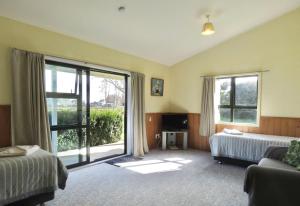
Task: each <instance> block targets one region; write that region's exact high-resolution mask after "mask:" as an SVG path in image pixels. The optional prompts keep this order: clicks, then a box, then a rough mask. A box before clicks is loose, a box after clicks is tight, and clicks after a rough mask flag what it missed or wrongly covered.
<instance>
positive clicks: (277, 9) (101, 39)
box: [0, 0, 300, 65]
mask: <svg viewBox="0 0 300 206" xmlns="http://www.w3.org/2000/svg"><path fill="white" fill-rule="evenodd" d="M122 5H124V6H126V11H125V12H123V13H120V12H118V7H119V6H122ZM299 6H300V0H0V16H5V17H8V18H12V19H16V20H19V21H22V22H25V23H29V24H32V25H36V26H38V27H42V28H45V29H48V30H51V31H56V32H59V33H63V34H66V35H69V36H73V37H77V38H80V39H83V40H86V41H89V42H93V43H97V44H100V45H103V46H106V47H109V48H112V49H116V50H119V51H122V52H126V53H129V54H133V55H136V56H139V57H143V58H145V59H149V60H153V61H156V62H159V63H161V64H165V65H173V64H175V63H177V62H179V61H182V60H184V59H185V58H188V57H190V56H192V55H194V54H196V53H198V52H201V51H204V50H205V49H208V48H210V47H212V46H215V45H216V44H218V43H220V42H222V41H225V40H226V39H229V38H231V37H233V36H235V35H237V34H239V33H242V32H244V31H247V30H249V29H251V28H253V27H255V26H257V25H260V24H262V23H264V22H267V21H269V20H271V19H273V18H275V17H278V16H280V15H282V14H284V13H286V12H288V11H290V10H293V9H296V8H297V7H299ZM206 13H209V14H211V21H212V22H213V23H214V24H215V28H216V34H215V35H213V36H202V35H201V34H200V33H201V25H202V23H203V22H204V21H205V18H204V16H205V14H206Z"/></svg>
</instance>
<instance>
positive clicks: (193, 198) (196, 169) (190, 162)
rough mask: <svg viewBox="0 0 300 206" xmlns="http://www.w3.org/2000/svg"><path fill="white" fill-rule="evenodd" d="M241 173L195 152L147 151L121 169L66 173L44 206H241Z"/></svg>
mask: <svg viewBox="0 0 300 206" xmlns="http://www.w3.org/2000/svg"><path fill="white" fill-rule="evenodd" d="M244 173H245V169H244V168H241V167H238V166H233V165H219V164H217V163H216V162H215V161H214V160H213V159H212V158H211V157H210V153H207V152H201V151H197V150H188V151H182V150H178V151H151V152H150V153H149V154H147V155H146V156H145V158H144V159H143V160H141V161H134V162H131V163H130V162H129V163H123V164H121V165H120V167H116V166H112V165H109V164H106V163H102V164H97V165H93V166H90V167H86V168H82V169H77V170H76V171H73V172H71V173H70V176H69V179H68V182H67V188H66V189H65V190H59V191H57V192H56V198H55V200H53V201H51V202H48V203H47V204H46V205H47V206H52V205H53V206H54V205H59V206H62V205H63V206H68V205H70V206H71V205H72V206H74V205H80V206H83V205H90V206H93V205H95V206H96V205H101V206H102V205H103V206H108V205H109V206H110V205H111V206H118V205H120V206H121V205H122V206H133V205H143V206H144V205H145V206H148V205H149V206H150V205H151V206H152V205H153V206H156V205H159V206H170V205H172V206H173V205H191V206H192V205H193V206H194V205H195V206H238V205H239V206H246V205H247V195H246V194H245V193H244V192H243V181H244Z"/></svg>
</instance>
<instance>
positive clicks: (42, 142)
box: [12, 49, 51, 151]
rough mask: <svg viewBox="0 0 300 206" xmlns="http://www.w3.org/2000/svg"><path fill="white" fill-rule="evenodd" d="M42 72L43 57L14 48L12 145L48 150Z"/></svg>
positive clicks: (48, 140) (49, 141) (49, 144)
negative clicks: (33, 146) (31, 146)
mask: <svg viewBox="0 0 300 206" xmlns="http://www.w3.org/2000/svg"><path fill="white" fill-rule="evenodd" d="M44 72H45V71H44V57H43V55H41V54H35V53H31V52H27V51H21V50H17V49H13V51H12V74H13V75H12V80H13V99H12V142H13V145H39V146H40V147H41V148H42V149H44V150H47V151H51V140H50V129H49V128H50V127H49V120H48V114H47V103H46V95H45V82H44Z"/></svg>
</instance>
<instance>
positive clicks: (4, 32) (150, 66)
mask: <svg viewBox="0 0 300 206" xmlns="http://www.w3.org/2000/svg"><path fill="white" fill-rule="evenodd" d="M13 47H15V48H19V49H24V50H28V51H34V52H39V53H43V54H47V55H53V56H59V57H63V58H70V59H76V60H79V61H86V62H89V63H93V64H100V65H107V66H111V67H117V68H123V69H125V70H129V71H138V72H141V73H144V74H145V75H146V85H145V86H146V88H145V89H146V112H161V111H168V109H169V94H170V81H169V71H168V69H167V67H166V66H163V65H161V64H158V63H155V62H151V61H148V60H145V59H142V58H138V57H135V56H132V55H128V54H125V53H121V52H118V51H115V50H112V49H108V48H104V47H102V46H99V45H96V44H91V43H87V42H85V41H81V40H78V39H75V38H71V37H68V36H65V35H62V34H58V33H54V32H50V31H47V30H44V29H40V28H37V27H34V26H30V25H27V24H23V23H20V22H17V21H13V20H10V19H7V18H3V17H0V104H10V103H11V85H12V82H11V61H10V60H11V55H10V54H11V48H13ZM151 77H158V78H163V79H164V80H165V91H164V96H163V97H152V96H150V79H151Z"/></svg>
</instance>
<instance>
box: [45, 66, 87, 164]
mask: <svg viewBox="0 0 300 206" xmlns="http://www.w3.org/2000/svg"><path fill="white" fill-rule="evenodd" d="M45 75H46V77H45V80H46V91H47V92H46V95H47V106H48V115H49V122H50V129H51V138H52V148H53V152H54V153H56V154H57V156H59V157H60V158H61V160H62V161H63V162H64V164H65V165H67V166H70V165H76V164H79V163H83V162H87V161H88V156H87V154H88V148H87V132H86V130H87V129H86V128H87V125H86V123H87V120H86V119H87V110H86V99H87V91H86V90H87V87H86V82H87V78H88V76H87V75H86V72H85V71H83V70H82V69H81V68H76V67H72V65H67V64H60V63H57V62H47V61H46V74H45ZM83 84H85V85H84V86H83ZM84 90H85V91H84Z"/></svg>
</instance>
